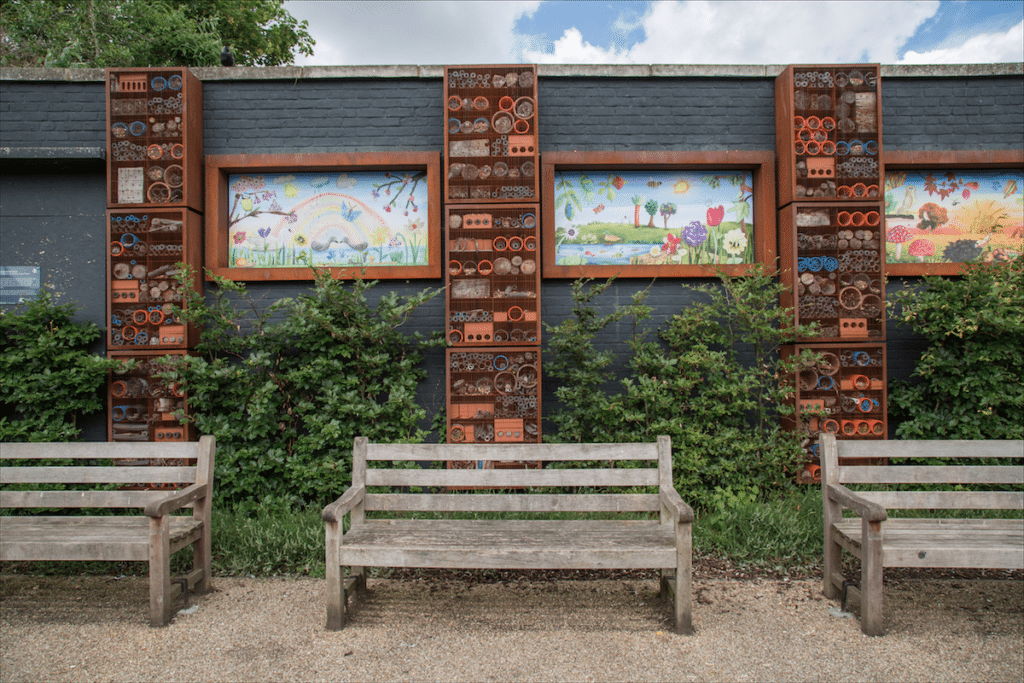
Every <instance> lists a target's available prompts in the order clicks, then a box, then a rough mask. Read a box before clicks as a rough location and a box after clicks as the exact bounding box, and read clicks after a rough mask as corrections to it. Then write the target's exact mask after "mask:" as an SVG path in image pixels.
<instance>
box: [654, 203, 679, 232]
mask: <svg viewBox="0 0 1024 683" xmlns="http://www.w3.org/2000/svg"><path fill="white" fill-rule="evenodd" d="M677 210H678V207H676V205H675V204H673V203H672V202H665V203H664V204H662V205H661V207H659V209H658V213H660V214H661V217H662V218H663V219H664V220H665V229H666V230H668V218H669V216H674V215H675V214H676V211H677Z"/></svg>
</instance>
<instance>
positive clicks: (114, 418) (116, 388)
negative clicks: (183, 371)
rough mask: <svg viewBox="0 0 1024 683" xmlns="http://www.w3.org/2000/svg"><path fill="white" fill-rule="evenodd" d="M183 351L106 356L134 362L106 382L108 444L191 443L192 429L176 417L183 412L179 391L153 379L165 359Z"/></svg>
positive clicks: (183, 401)
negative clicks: (131, 366)
mask: <svg viewBox="0 0 1024 683" xmlns="http://www.w3.org/2000/svg"><path fill="white" fill-rule="evenodd" d="M185 353H186V352H185V351H133V352H127V353H123V352H108V353H107V358H112V359H122V360H134V361H135V367H134V368H133V369H131V370H126V371H114V372H111V373H110V377H109V380H108V382H107V440H108V441H156V442H164V441H194V440H195V433H194V429H193V428H192V427H191V426H189V425H183V424H182V423H181V422H180V421H179V419H178V417H179V416H180V415H181V414H182V411H187V409H188V407H187V404H186V395H185V392H184V391H183V390H182V388H181V387H180V386H178V385H174V384H172V383H170V382H168V381H166V380H163V379H161V378H159V377H156V376H155V375H157V374H160V373H162V372H165V371H166V370H167V368H168V361H167V357H169V356H179V357H180V356H184V355H185Z"/></svg>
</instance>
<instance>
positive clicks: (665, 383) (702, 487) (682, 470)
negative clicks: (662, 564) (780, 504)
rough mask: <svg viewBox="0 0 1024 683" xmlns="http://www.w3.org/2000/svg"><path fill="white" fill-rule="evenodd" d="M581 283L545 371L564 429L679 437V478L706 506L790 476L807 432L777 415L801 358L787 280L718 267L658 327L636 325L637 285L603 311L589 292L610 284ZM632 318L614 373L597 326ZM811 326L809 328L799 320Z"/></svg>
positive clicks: (612, 437) (581, 435) (576, 435)
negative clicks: (649, 333)
mask: <svg viewBox="0 0 1024 683" xmlns="http://www.w3.org/2000/svg"><path fill="white" fill-rule="evenodd" d="M588 282H589V281H578V282H576V283H575V284H574V285H573V300H574V301H575V302H576V306H575V307H574V309H573V317H572V318H570V319H567V320H566V321H564V322H563V323H561V324H559V325H557V326H547V328H548V333H549V336H548V340H549V341H548V348H549V354H548V355H547V356H545V361H546V362H545V372H546V373H547V374H548V375H550V376H551V377H553V378H555V379H556V380H559V387H558V388H557V389H556V390H555V396H556V397H557V398H558V399H559V401H560V402H561V406H560V407H556V408H555V409H553V410H552V409H549V410H548V411H547V417H548V419H549V420H550V421H551V423H552V424H553V425H555V427H556V428H557V429H556V433H555V434H554V435H550V434H549V438H551V439H552V440H558V441H578V442H588V441H613V442H635V441H651V440H653V439H655V438H656V437H657V436H658V435H659V434H668V435H669V436H671V437H672V441H673V452H674V459H675V461H674V463H673V468H674V469H673V473H674V477H675V485H676V487H677V488H678V489H679V490H680V491H684V492H686V493H685V495H686V497H687V500H688V501H692V502H693V503H694V504H696V505H697V506H698V507H701V508H718V509H723V508H726V507H729V506H732V505H734V504H736V503H737V502H740V501H748V502H752V501H755V500H758V499H759V498H761V497H763V496H764V495H766V494H768V493H770V492H777V491H782V490H785V489H787V488H790V487H791V486H792V477H793V475H794V473H795V469H796V464H797V462H798V460H799V459H800V458H801V457H802V456H801V451H800V447H799V446H800V437H799V435H797V434H795V433H792V432H789V431H785V430H783V429H782V428H781V426H780V424H779V418H780V417H782V416H785V415H789V414H792V407H791V406H790V405H787V399H788V398H790V392H791V389H790V387H789V386H788V385H787V384H786V383H784V382H781V381H780V378H781V377H783V376H785V375H787V374H789V373H791V372H792V370H793V368H794V367H795V365H796V363H797V359H796V358H792V359H789V360H783V359H782V358H781V357H780V355H779V353H778V352H779V347H780V345H781V344H784V343H788V342H791V341H793V340H794V339H795V338H796V336H797V332H798V330H797V328H795V327H794V326H793V323H792V319H793V318H792V312H791V311H789V310H786V309H781V308H778V306H777V302H778V296H779V290H780V287H781V285H779V284H777V283H775V282H774V281H773V278H772V277H771V276H769V275H767V274H766V273H765V270H764V268H763V267H760V266H759V267H758V268H757V269H756V270H755V272H754V273H753V274H752V275H750V276H745V277H738V278H730V277H727V276H724V275H723V276H721V277H720V282H719V283H718V285H703V286H697V287H694V288H693V290H694V291H696V292H699V293H700V294H701V296H702V297H703V299H704V301H702V302H698V303H694V304H692V305H689V306H687V307H686V308H684V309H683V310H682V311H681V312H680V313H679V314H677V315H675V316H672V317H671V318H670V319H669V320H668V321H667V322H666V324H665V325H664V326H663V327H662V328H661V329H660V330H659V331H658V337H659V340H660V341H652V340H649V339H647V338H646V336H645V333H642V332H638V331H637V330H638V328H639V323H640V321H642V320H645V319H647V318H649V317H650V312H651V311H650V307H648V306H646V305H645V304H644V303H643V301H644V298H645V297H646V294H647V291H646V290H645V291H643V292H641V293H639V294H638V295H637V296H636V297H635V298H634V301H633V302H632V304H630V305H629V306H626V307H616V309H615V310H614V311H613V312H612V313H609V314H606V315H604V316H598V315H597V313H596V312H595V311H594V309H593V305H592V302H593V299H594V298H595V297H596V296H597V295H599V294H600V293H601V292H603V291H605V290H606V289H607V288H608V287H609V286H610V284H611V281H608V282H606V283H604V284H601V285H596V286H593V287H591V288H590V290H589V291H587V290H586V289H585V287H586V285H587V283H588ZM627 316H628V317H632V319H633V329H634V333H633V338H632V339H631V341H630V342H629V347H630V350H631V351H632V357H631V359H630V360H629V363H628V366H629V368H630V370H631V373H630V375H631V376H630V377H627V378H625V379H623V380H621V382H620V384H619V387H620V388H619V390H618V391H617V392H616V391H615V386H614V384H613V383H610V382H609V380H610V379H611V373H610V370H609V369H608V368H609V367H610V365H611V364H612V362H613V361H614V356H613V354H612V352H610V351H604V352H596V351H595V346H594V338H595V337H596V335H597V334H598V333H599V332H600V331H602V330H603V329H604V328H605V327H607V326H608V325H609V324H611V323H612V322H617V321H619V320H622V319H623V318H625V317H627ZM800 332H801V334H804V335H806V334H810V333H811V330H810V328H803V329H802V330H800Z"/></svg>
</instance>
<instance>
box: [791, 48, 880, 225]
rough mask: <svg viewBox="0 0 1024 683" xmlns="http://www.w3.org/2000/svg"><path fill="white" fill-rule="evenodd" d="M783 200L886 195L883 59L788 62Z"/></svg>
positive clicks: (866, 197)
mask: <svg viewBox="0 0 1024 683" xmlns="http://www.w3.org/2000/svg"><path fill="white" fill-rule="evenodd" d="M775 153H776V155H777V157H778V201H779V206H785V205H786V204H789V203H790V202H794V201H827V202H835V201H837V200H839V201H864V200H866V199H880V198H881V197H882V196H883V195H884V193H885V192H884V168H883V164H882V94H881V78H880V76H879V65H878V64H846V65H819V66H788V67H786V69H785V70H784V71H783V72H782V73H781V74H780V75H779V76H778V77H777V78H776V79H775Z"/></svg>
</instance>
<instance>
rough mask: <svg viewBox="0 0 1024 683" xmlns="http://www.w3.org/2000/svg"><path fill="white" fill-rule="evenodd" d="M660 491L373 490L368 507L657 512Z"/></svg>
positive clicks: (383, 508)
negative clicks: (478, 492)
mask: <svg viewBox="0 0 1024 683" xmlns="http://www.w3.org/2000/svg"><path fill="white" fill-rule="evenodd" d="M659 505H660V501H659V498H658V495H657V494H616V493H608V494H600V493H598V494H566V495H559V494H543V493H536V494H527V493H503V494H500V495H498V494H488V493H480V494H477V493H439V494H429V493H427V494H403V493H370V494H367V495H366V509H367V510H394V511H396V512H656V511H657V510H658V509H659Z"/></svg>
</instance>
